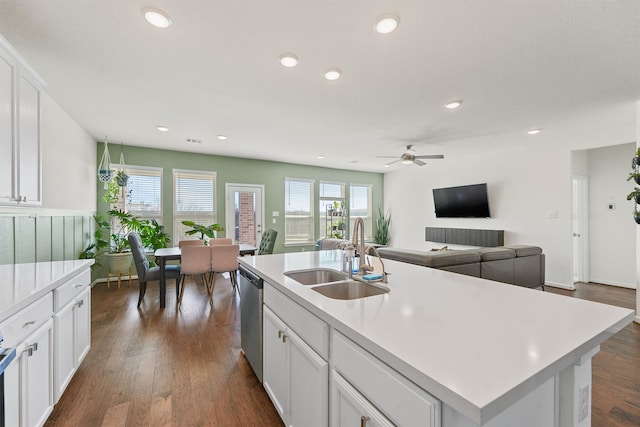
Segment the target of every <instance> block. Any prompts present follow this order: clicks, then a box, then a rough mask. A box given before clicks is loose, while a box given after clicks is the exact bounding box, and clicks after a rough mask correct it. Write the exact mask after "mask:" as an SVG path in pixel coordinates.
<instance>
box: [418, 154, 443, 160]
mask: <svg viewBox="0 0 640 427" xmlns="http://www.w3.org/2000/svg"><path fill="white" fill-rule="evenodd" d="M416 159H444V156H443V155H442V154H428V155H426V156H416Z"/></svg>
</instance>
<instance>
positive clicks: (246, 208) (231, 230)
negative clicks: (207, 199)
mask: <svg viewBox="0 0 640 427" xmlns="http://www.w3.org/2000/svg"><path fill="white" fill-rule="evenodd" d="M263 192H264V186H262V185H254V184H227V185H226V197H227V204H226V227H227V232H226V236H227V237H231V238H232V239H233V241H234V242H235V243H246V244H248V245H252V246H256V247H257V246H258V245H259V244H260V239H262V230H263V223H264V205H263V198H262V194H263Z"/></svg>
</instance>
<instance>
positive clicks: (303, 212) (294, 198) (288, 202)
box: [284, 178, 314, 245]
mask: <svg viewBox="0 0 640 427" xmlns="http://www.w3.org/2000/svg"><path fill="white" fill-rule="evenodd" d="M313 184H314V181H313V180H305V179H294V178H285V183H284V225H285V237H284V243H285V245H303V244H313V242H314V238H313V227H314V216H313Z"/></svg>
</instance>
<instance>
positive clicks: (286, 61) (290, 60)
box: [280, 53, 298, 68]
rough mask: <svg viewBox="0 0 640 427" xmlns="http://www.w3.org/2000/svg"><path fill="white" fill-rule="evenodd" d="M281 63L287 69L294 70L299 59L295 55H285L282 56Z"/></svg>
mask: <svg viewBox="0 0 640 427" xmlns="http://www.w3.org/2000/svg"><path fill="white" fill-rule="evenodd" d="M280 63H281V64H282V65H283V66H284V67H287V68H292V67H295V66H296V65H298V57H297V56H295V55H294V54H293V53H285V54H283V55H281V56H280Z"/></svg>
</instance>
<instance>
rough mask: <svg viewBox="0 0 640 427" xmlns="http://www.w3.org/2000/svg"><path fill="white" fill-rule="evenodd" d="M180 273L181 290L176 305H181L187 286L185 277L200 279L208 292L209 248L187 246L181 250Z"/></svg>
mask: <svg viewBox="0 0 640 427" xmlns="http://www.w3.org/2000/svg"><path fill="white" fill-rule="evenodd" d="M180 272H181V274H182V288H181V289H180V296H179V297H178V305H180V304H181V303H182V296H183V295H184V287H185V285H186V284H187V282H186V277H185V276H192V277H194V278H195V277H201V278H202V281H203V282H204V284H205V286H206V287H207V292H208V291H209V282H210V280H211V279H210V277H209V273H210V272H211V247H210V246H194V245H187V246H184V247H183V248H182V249H181V256H180Z"/></svg>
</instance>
